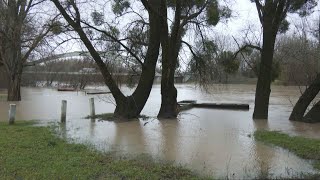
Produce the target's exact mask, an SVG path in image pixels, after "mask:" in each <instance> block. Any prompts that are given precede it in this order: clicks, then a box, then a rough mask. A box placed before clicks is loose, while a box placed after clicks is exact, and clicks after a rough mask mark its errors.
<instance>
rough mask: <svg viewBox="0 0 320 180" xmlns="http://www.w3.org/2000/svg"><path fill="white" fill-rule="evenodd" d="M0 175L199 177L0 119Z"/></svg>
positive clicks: (70, 177)
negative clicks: (12, 124) (91, 147)
mask: <svg viewBox="0 0 320 180" xmlns="http://www.w3.org/2000/svg"><path fill="white" fill-rule="evenodd" d="M0 179H202V178H201V177H199V176H197V175H196V174H194V173H193V172H191V171H190V170H187V169H184V168H183V167H176V166H173V165H172V164H167V163H160V162H154V161H152V159H150V158H148V157H146V156H139V157H135V158H125V157H122V158H121V157H115V156H113V155H112V154H102V153H99V152H97V151H95V150H92V149H90V148H88V147H87V146H85V145H79V144H70V143H67V142H66V141H65V140H62V139H60V138H58V137H56V136H55V135H53V133H52V132H51V130H50V128H48V127H34V126H32V123H30V122H19V123H17V124H15V125H14V126H8V125H7V124H6V123H0Z"/></svg>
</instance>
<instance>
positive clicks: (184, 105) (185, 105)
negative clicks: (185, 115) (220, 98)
mask: <svg viewBox="0 0 320 180" xmlns="http://www.w3.org/2000/svg"><path fill="white" fill-rule="evenodd" d="M178 104H179V105H180V110H187V109H191V108H193V107H197V108H212V109H232V110H249V104H235V103H231V104H228V103H197V101H194V100H185V101H179V102H178Z"/></svg>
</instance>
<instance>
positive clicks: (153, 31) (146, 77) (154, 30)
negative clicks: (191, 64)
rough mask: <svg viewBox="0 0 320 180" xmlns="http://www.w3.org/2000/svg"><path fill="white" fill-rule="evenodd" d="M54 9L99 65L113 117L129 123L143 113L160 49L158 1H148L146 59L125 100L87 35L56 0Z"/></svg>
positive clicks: (54, 0)
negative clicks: (138, 77)
mask: <svg viewBox="0 0 320 180" xmlns="http://www.w3.org/2000/svg"><path fill="white" fill-rule="evenodd" d="M53 2H54V4H55V5H56V7H57V8H58V9H59V11H60V12H61V14H62V15H63V16H64V18H65V19H66V20H67V22H68V23H69V24H70V25H71V26H72V27H73V28H74V30H75V31H76V32H77V33H78V35H79V36H80V39H81V40H82V42H83V43H84V44H85V46H86V47H87V49H88V51H89V52H90V54H91V56H92V57H93V59H94V60H95V62H96V64H97V65H98V67H99V69H100V71H101V73H102V76H103V78H104V81H105V84H106V85H107V86H108V87H109V89H110V91H111V93H112V95H113V97H114V99H115V101H116V109H115V111H114V116H116V117H120V118H125V119H132V118H136V117H138V116H139V114H140V112H141V111H142V109H143V107H144V105H145V103H146V101H147V99H148V98H149V95H150V92H151V88H152V85H153V80H154V76H155V67H156V62H157V60H158V55H159V48H160V36H159V33H160V29H161V26H160V23H159V21H160V18H161V16H160V15H159V12H157V11H156V10H158V9H159V6H160V2H159V0H149V1H148V6H149V7H146V8H147V9H148V8H150V9H148V13H149V21H150V22H149V25H150V29H149V31H150V34H149V44H148V50H147V54H146V58H145V62H144V63H143V66H142V73H141V76H140V80H139V84H138V86H137V88H136V90H135V91H134V93H133V94H132V95H131V96H127V97H126V96H125V95H124V94H123V93H122V92H121V91H120V89H119V87H118V86H117V84H116V82H115V81H114V79H113V78H112V76H111V74H110V72H109V71H108V68H107V67H106V65H105V63H104V62H103V60H102V59H101V57H100V55H99V53H98V52H97V51H96V50H95V48H94V46H93V44H92V43H91V41H90V40H89V38H88V37H87V35H86V33H85V32H84V31H83V29H82V27H81V26H80V25H79V24H77V23H76V22H74V21H73V20H72V19H71V18H70V16H69V15H68V13H67V12H66V11H65V9H64V8H63V6H61V4H60V2H59V1H58V0H53Z"/></svg>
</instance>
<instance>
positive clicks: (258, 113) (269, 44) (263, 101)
mask: <svg viewBox="0 0 320 180" xmlns="http://www.w3.org/2000/svg"><path fill="white" fill-rule="evenodd" d="M270 26H271V24H270V23H269V22H265V28H264V29H263V45H262V52H261V63H260V71H259V75H258V82H257V86H256V97H255V107H254V112H253V118H254V119H267V118H268V108H269V98H270V92H271V88H270V86H271V74H272V62H273V54H274V43H275V35H274V34H273V32H272V29H271V28H269V27H270Z"/></svg>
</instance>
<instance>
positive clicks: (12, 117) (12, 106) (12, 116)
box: [9, 104, 17, 125]
mask: <svg viewBox="0 0 320 180" xmlns="http://www.w3.org/2000/svg"><path fill="white" fill-rule="evenodd" d="M16 107H17V106H16V105H15V104H10V109H9V124H10V125H11V124H14V120H15V119H16V110H17V108H16Z"/></svg>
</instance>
